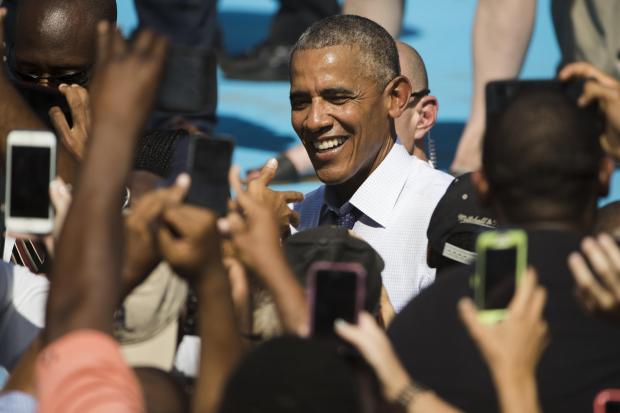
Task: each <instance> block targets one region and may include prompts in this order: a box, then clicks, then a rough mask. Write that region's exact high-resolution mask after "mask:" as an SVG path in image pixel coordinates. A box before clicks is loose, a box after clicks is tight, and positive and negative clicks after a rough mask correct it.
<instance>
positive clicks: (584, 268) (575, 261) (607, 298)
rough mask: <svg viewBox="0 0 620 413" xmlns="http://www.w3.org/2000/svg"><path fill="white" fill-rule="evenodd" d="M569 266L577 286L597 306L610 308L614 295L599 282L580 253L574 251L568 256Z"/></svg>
mask: <svg viewBox="0 0 620 413" xmlns="http://www.w3.org/2000/svg"><path fill="white" fill-rule="evenodd" d="M568 266H569V268H570V270H571V272H572V274H573V278H574V279H575V283H576V284H577V288H579V289H580V290H581V291H582V294H584V295H586V296H589V297H591V298H592V300H594V302H596V304H597V306H600V307H602V308H608V307H609V306H611V305H612V304H613V301H614V300H613V297H612V295H611V294H609V293H608V292H607V291H605V289H604V288H603V287H602V286H601V285H600V284H599V282H598V281H597V280H596V278H595V277H594V275H592V272H591V271H590V269H589V268H588V265H587V264H586V261H585V260H584V258H583V257H582V256H581V254H579V253H572V254H571V255H570V256H569V257H568Z"/></svg>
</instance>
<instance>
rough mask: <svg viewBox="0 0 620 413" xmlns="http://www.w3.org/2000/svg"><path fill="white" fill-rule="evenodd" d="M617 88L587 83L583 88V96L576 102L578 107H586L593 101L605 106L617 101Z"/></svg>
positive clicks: (591, 82)
mask: <svg viewBox="0 0 620 413" xmlns="http://www.w3.org/2000/svg"><path fill="white" fill-rule="evenodd" d="M619 97H620V96H619V93H618V89H617V88H611V87H609V86H605V85H603V84H601V83H598V82H593V81H589V82H586V84H585V85H584V87H583V94H582V95H581V97H580V98H579V100H578V101H577V104H579V106H588V105H589V104H590V103H592V102H594V101H599V102H601V104H603V105H605V104H607V103H608V102H610V101H613V100H617V99H618V98H619Z"/></svg>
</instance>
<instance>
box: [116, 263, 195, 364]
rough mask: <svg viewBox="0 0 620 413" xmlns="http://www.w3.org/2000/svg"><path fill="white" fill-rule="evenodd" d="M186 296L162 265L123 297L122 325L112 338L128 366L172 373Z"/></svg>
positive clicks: (181, 283) (181, 284) (179, 281)
mask: <svg viewBox="0 0 620 413" xmlns="http://www.w3.org/2000/svg"><path fill="white" fill-rule="evenodd" d="M187 293H188V287H187V283H186V282H185V281H184V280H182V279H180V278H179V277H178V276H176V275H175V274H174V272H173V271H172V269H171V268H170V266H169V265H168V264H167V263H165V262H162V263H161V264H160V265H159V266H158V267H157V268H155V270H153V272H152V273H151V275H149V276H148V278H147V279H146V280H145V281H144V282H143V283H142V284H140V285H139V286H138V287H136V288H135V289H134V290H133V291H132V292H131V294H129V296H127V298H126V299H125V301H124V303H123V308H124V322H123V323H122V325H121V324H120V323H119V325H118V326H117V328H116V330H115V336H116V338H117V339H118V340H119V341H120V343H121V350H122V352H123V355H124V356H125V360H126V361H127V363H128V364H129V365H131V366H135V367H137V366H141V367H156V368H160V369H163V370H166V371H170V370H171V369H172V366H173V363H174V356H175V353H176V348H177V331H178V319H179V314H180V312H181V311H182V309H183V306H184V305H185V301H186V299H187Z"/></svg>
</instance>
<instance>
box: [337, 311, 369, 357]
mask: <svg viewBox="0 0 620 413" xmlns="http://www.w3.org/2000/svg"><path fill="white" fill-rule="evenodd" d="M334 329H335V330H336V334H338V335H339V336H340V337H341V338H342V339H343V340H345V341H347V342H349V343H351V344H352V345H353V346H354V347H355V348H357V349H358V350H359V352H360V353H362V354H364V353H365V351H364V350H365V347H364V343H365V342H366V339H365V336H366V335H365V334H364V332H363V331H362V329H361V328H359V327H358V326H356V325H355V324H351V323H347V322H346V321H344V320H342V319H338V320H336V321H335V322H334Z"/></svg>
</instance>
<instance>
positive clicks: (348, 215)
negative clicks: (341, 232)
mask: <svg viewBox="0 0 620 413" xmlns="http://www.w3.org/2000/svg"><path fill="white" fill-rule="evenodd" d="M334 213H335V214H336V216H337V217H338V220H337V225H338V226H339V227H341V228H346V229H353V226H354V225H355V223H356V222H357V220H358V219H360V217H361V216H362V211H360V210H359V209H357V208H355V207H354V206H353V205H351V208H349V209H348V210H347V212H344V213H340V214H339V213H336V212H334Z"/></svg>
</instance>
